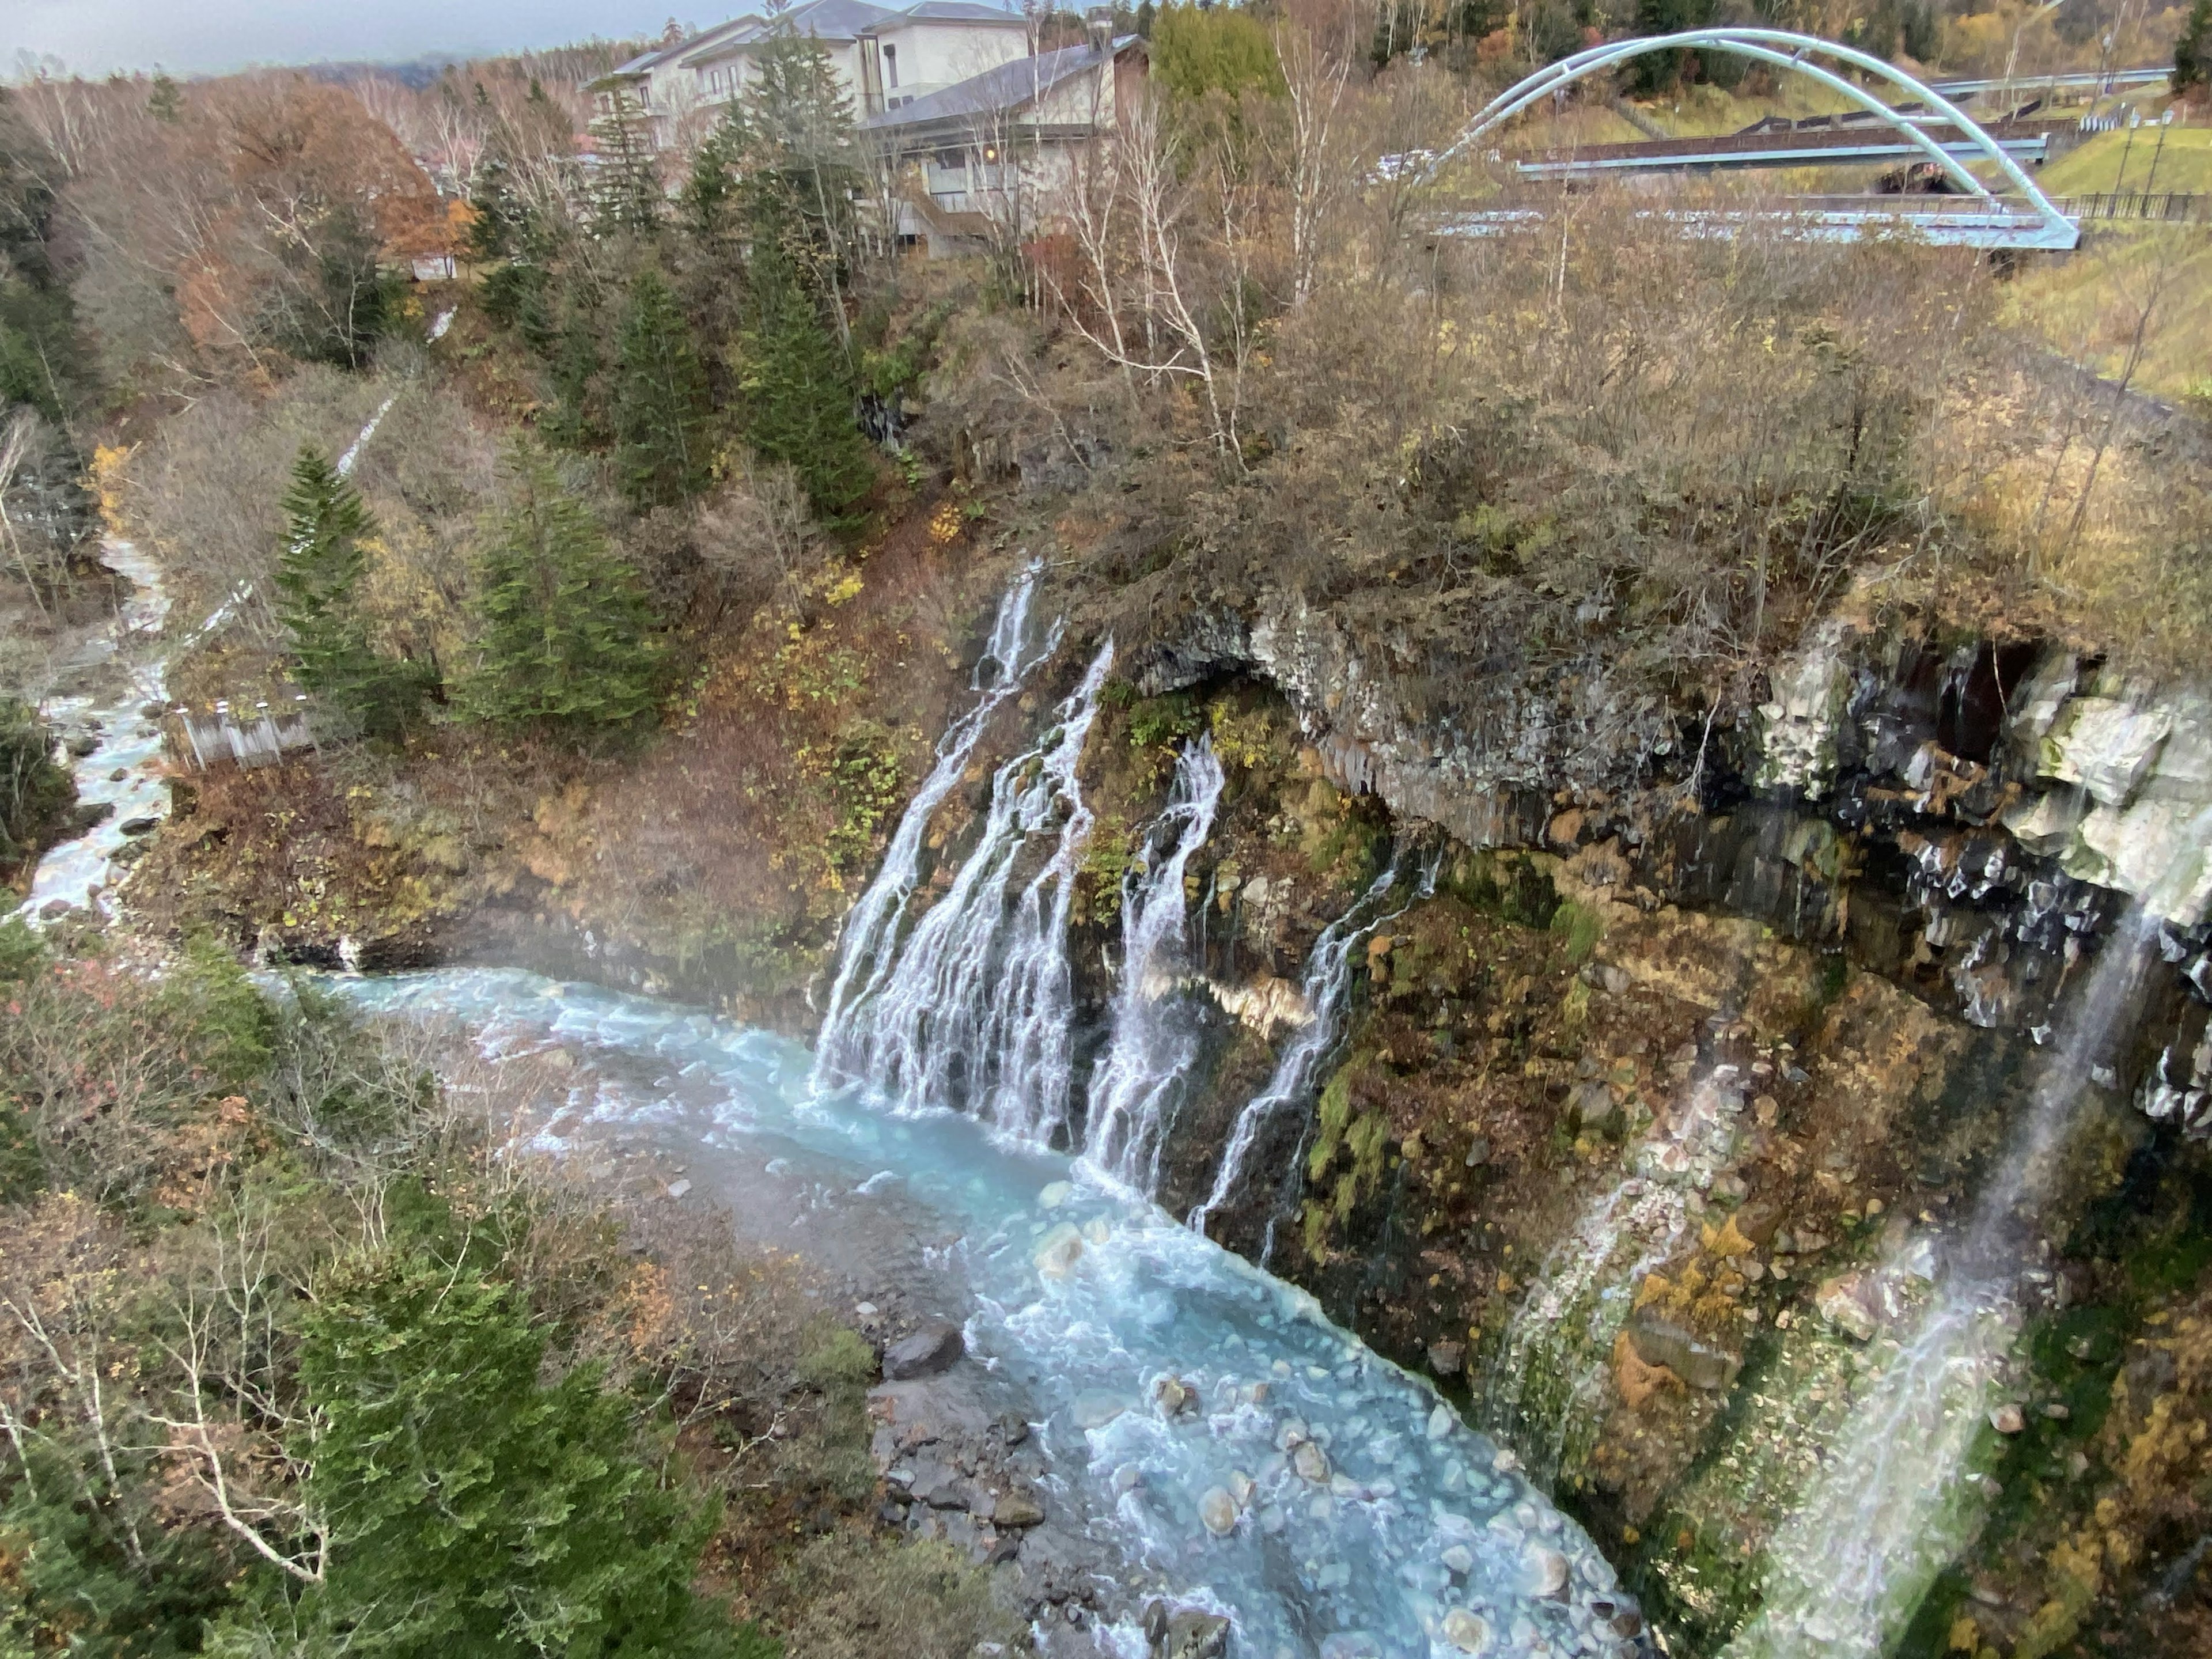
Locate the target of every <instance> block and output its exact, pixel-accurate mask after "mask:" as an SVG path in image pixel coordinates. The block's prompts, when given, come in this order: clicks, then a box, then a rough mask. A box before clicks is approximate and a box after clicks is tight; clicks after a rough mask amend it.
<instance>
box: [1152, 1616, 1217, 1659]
mask: <svg viewBox="0 0 2212 1659" xmlns="http://www.w3.org/2000/svg"><path fill="white" fill-rule="evenodd" d="M1228 1651H1229V1621H1228V1620H1226V1619H1224V1618H1222V1617H1221V1616H1220V1615H1219V1614H1218V1613H1200V1612H1198V1611H1197V1610H1196V1609H1195V1608H1188V1609H1186V1610H1185V1611H1183V1612H1182V1613H1174V1614H1171V1615H1170V1617H1169V1619H1168V1628H1167V1633H1166V1635H1165V1636H1164V1637H1162V1638H1160V1639H1159V1640H1158V1641H1157V1642H1155V1643H1153V1644H1152V1653H1153V1655H1154V1656H1155V1659H1222V1656H1223V1655H1225V1654H1226V1653H1227V1652H1228Z"/></svg>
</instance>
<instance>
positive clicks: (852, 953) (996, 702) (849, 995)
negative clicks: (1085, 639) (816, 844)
mask: <svg viewBox="0 0 2212 1659" xmlns="http://www.w3.org/2000/svg"><path fill="white" fill-rule="evenodd" d="M1037 570H1038V567H1037V566H1036V565H1035V564H1032V565H1030V568H1028V569H1026V570H1024V572H1022V574H1021V576H1020V578H1019V579H1018V580H1017V581H1016V582H1015V583H1014V585H1013V586H1012V587H1010V588H1008V589H1007V590H1006V596H1005V597H1004V598H1003V599H1000V601H999V614H998V617H997V618H996V620H995V621H994V622H993V623H992V625H991V637H990V640H989V641H988V642H987V644H986V645H985V646H984V647H983V654H982V655H981V657H979V658H977V659H976V661H975V673H974V674H973V675H972V676H971V677H970V678H969V689H970V690H973V691H975V693H976V694H977V695H976V698H975V706H974V707H973V708H969V711H968V712H967V713H966V714H963V715H962V716H961V717H960V718H959V719H958V720H955V721H953V722H952V724H951V726H948V727H946V728H945V735H944V736H943V737H941V738H939V739H938V742H937V763H936V764H935V765H934V766H933V767H931V768H930V769H929V775H928V776H927V777H926V778H924V779H923V780H922V781H921V788H919V789H917V790H915V795H914V799H913V800H912V801H910V802H908V805H907V809H906V812H905V815H904V816H903V817H901V818H900V819H899V822H898V828H897V829H896V830H895V831H894V832H893V833H892V835H891V841H890V846H889V847H888V848H885V849H884V862H883V866H882V868H880V869H878V871H877V872H876V878H875V879H874V880H873V881H872V882H870V883H869V884H868V890H867V891H866V892H865V893H863V894H861V895H860V902H859V903H858V904H855V905H854V907H853V914H852V916H851V918H850V919H849V920H848V921H847V922H846V924H845V938H844V944H843V947H842V951H840V953H839V957H838V962H837V975H836V979H835V980H834V981H832V983H831V985H830V987H829V1010H828V1012H826V1013H825V1014H824V1015H823V1020H822V1035H821V1037H820V1039H819V1041H818V1042H817V1048H818V1049H819V1051H820V1052H821V1053H822V1054H823V1055H825V1056H827V1055H830V1054H836V1053H838V1052H840V1051H842V1049H843V1048H845V1047H846V1046H847V1045H848V1043H849V1042H850V1041H851V1038H852V1030H851V1026H852V1015H853V1010H854V1006H856V1005H858V1004H860V1003H862V1002H865V1001H866V1000H867V999H868V998H870V997H872V996H873V995H874V994H876V993H877V992H878V991H879V990H881V989H882V988H883V981H884V975H886V974H888V973H889V972H890V969H891V965H892V963H893V960H894V952H893V951H890V949H888V948H887V947H888V946H889V945H890V944H891V943H892V942H893V940H894V939H895V937H896V934H897V932H898V929H899V925H900V923H901V922H902V921H904V920H905V918H906V907H907V902H908V900H909V899H911V898H912V897H913V896H914V890H915V886H916V885H917V884H919V882H920V880H921V843H922V838H923V836H927V834H928V833H929V821H930V819H931V818H932V817H933V816H935V814H936V811H937V809H938V808H939V806H941V805H944V804H945V797H946V796H947V795H949V794H951V793H952V790H953V787H954V786H955V785H956V784H957V783H958V782H959V781H960V779H961V775H963V773H964V772H966V770H967V769H968V761H969V757H970V756H971V755H973V754H974V753H975V745H976V744H977V743H978V742H980V741H981V739H982V736H983V731H984V728H985V727H986V726H989V725H990V723H991V717H992V716H993V715H994V714H997V713H998V712H999V709H1000V706H1001V705H1002V704H1004V703H1005V702H1006V701H1007V700H1008V699H1009V698H1011V697H1012V696H1014V695H1015V694H1016V693H1018V691H1020V690H1021V689H1022V684H1023V682H1024V680H1025V679H1027V678H1028V677H1029V675H1030V671H1031V670H1033V669H1034V668H1035V667H1036V665H1037V664H1038V663H1040V662H1042V661H1043V660H1044V659H1046V658H1047V657H1049V656H1050V655H1051V654H1052V653H1053V651H1054V649H1055V648H1056V647H1058V646H1059V644H1060V624H1059V623H1054V624H1053V626H1052V627H1051V629H1049V630H1048V632H1047V635H1046V637H1045V640H1044V643H1043V644H1042V646H1040V647H1038V648H1037V650H1036V653H1035V654H1034V655H1030V656H1027V657H1025V656H1024V654H1023V641H1024V639H1025V637H1026V636H1027V635H1028V633H1029V623H1030V600H1031V599H1033V598H1034V597H1035V596H1036V578H1037ZM864 965H865V966H866V969H867V978H866V980H865V981H863V982H862V983H861V985H860V988H859V989H858V990H857V991H856V990H855V989H854V985H853V981H854V978H855V977H856V976H857V975H859V973H860V969H862V967H863V966H864Z"/></svg>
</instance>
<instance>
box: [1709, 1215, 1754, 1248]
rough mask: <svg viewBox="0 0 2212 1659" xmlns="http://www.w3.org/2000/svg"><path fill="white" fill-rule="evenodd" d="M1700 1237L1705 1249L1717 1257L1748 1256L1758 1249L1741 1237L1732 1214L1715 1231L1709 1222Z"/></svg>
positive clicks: (1741, 1233) (1740, 1231)
mask: <svg viewBox="0 0 2212 1659" xmlns="http://www.w3.org/2000/svg"><path fill="white" fill-rule="evenodd" d="M1701 1235H1702V1237H1703V1240H1704V1243H1705V1249H1708V1250H1710V1251H1711V1252H1712V1253H1713V1254H1714V1255H1718V1256H1739V1255H1751V1254H1752V1252H1753V1250H1754V1249H1757V1248H1758V1247H1757V1246H1756V1245H1754V1244H1753V1243H1752V1242H1751V1241H1750V1240H1749V1239H1747V1238H1746V1237H1744V1236H1743V1230H1742V1229H1741V1228H1740V1227H1738V1226H1737V1225H1736V1222H1735V1215H1734V1214H1733V1213H1731V1214H1730V1215H1729V1218H1728V1219H1727V1220H1726V1221H1725V1222H1724V1223H1723V1224H1722V1225H1721V1226H1720V1227H1718V1228H1717V1229H1716V1228H1715V1227H1714V1226H1713V1225H1711V1223H1710V1222H1708V1223H1707V1224H1705V1226H1704V1227H1703V1229H1701Z"/></svg>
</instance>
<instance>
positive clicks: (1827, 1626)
mask: <svg viewBox="0 0 2212 1659" xmlns="http://www.w3.org/2000/svg"><path fill="white" fill-rule="evenodd" d="M2157 934H2158V927H2157V925H2156V923H2155V922H2154V921H2151V920H2149V919H2148V917H2147V916H2146V915H2145V914H2144V913H2143V912H2142V911H2137V912H2134V913H2131V914H2130V915H2129V916H2128V918H2127V919H2126V920H2125V921H2124V922H2122V924H2121V925H2120V926H2119V927H2118V929H2116V930H2115V932H2114V933H2113V934H2112V937H2111V938H2109V939H2106V942H2105V945H2104V946H2103V948H2102V949H2101V950H2100V951H2099V952H2098V953H2097V956H2096V958H2095V960H2094V962H2093V963H2092V965H2091V967H2090V969H2089V973H2088V977H2087V981H2086V982H2084V983H2083V984H2082V985H2081V987H2080V988H2079V989H2078V990H2077V991H2076V992H2075V995H2074V1000H2073V1002H2072V1005H2071V1006H2070V1008H2069V1011H2068V1013H2067V1015H2066V1018H2065V1020H2064V1023H2063V1025H2062V1027H2061V1030H2060V1035H2059V1040H2058V1042H2057V1044H2056V1045H2055V1047H2054V1048H2053V1049H2052V1051H2051V1053H2050V1054H2048V1055H2047V1056H2046V1057H2045V1060H2044V1063H2043V1065H2042V1066H2041V1068H2040V1073H2039V1077H2038V1079H2037V1083H2036V1086H2035V1090H2034V1094H2033V1099H2032V1100H2031V1101H2030V1103H2029V1107H2028V1111H2027V1116H2026V1118H2025V1120H2024V1121H2022V1122H2021V1125H2020V1127H2019V1129H2018V1131H2017V1133H2016V1134H2015V1138H2014V1140H2013V1143H2012V1145H2011V1146H2010V1147H2009V1148H2008V1150H2007V1151H2006V1152H2005V1153H2004V1155H2003V1157H2002V1161H2001V1163H2000V1164H1999V1165H1998V1167H1997V1168H1996V1170H1995V1171H1994V1172H1993V1173H1992V1175H1991V1176H1990V1179H1989V1181H1988V1182H1987V1184H1986V1185H1985V1186H1984V1188H1983V1189H1982V1192H1981V1194H1980V1196H1979V1197H1978V1200H1977V1201H1976V1204H1975V1207H1974V1212H1973V1214H1972V1219H1971V1220H1970V1222H1969V1224H1968V1225H1967V1227H1966V1231H1965V1232H1964V1234H1963V1236H1961V1237H1960V1238H1959V1239H1958V1240H1957V1241H1956V1242H1955V1243H1954V1244H1953V1245H1952V1246H1951V1248H1950V1249H1948V1251H1946V1252H1945V1253H1944V1255H1945V1260H1944V1261H1943V1264H1942V1271H1941V1273H1940V1274H1939V1277H1938V1282H1937V1289H1936V1295H1935V1297H1934V1298H1933V1299H1932V1300H1931V1301H1930V1302H1929V1304H1928V1305H1927V1307H1926V1308H1925V1310H1924V1311H1923V1313H1922V1314H1921V1316H1920V1317H1919V1319H1918V1321H1917V1325H1916V1327H1915V1328H1913V1329H1912V1331H1911V1333H1910V1334H1909V1336H1908V1337H1907V1339H1906V1340H1905V1341H1904V1342H1903V1344H1902V1346H1901V1350H1900V1352H1899V1354H1898V1356H1897V1358H1895V1359H1893V1361H1891V1363H1890V1364H1889V1365H1888V1366H1887V1369H1886V1370H1884V1371H1883V1372H1882V1374H1881V1376H1880V1377H1878V1378H1877V1379H1876V1380H1875V1383H1874V1384H1873V1385H1872V1387H1871V1388H1870V1389H1869V1391H1868V1392H1867V1394H1866V1395H1864V1396H1863V1398H1861V1399H1860V1400H1859V1401H1858V1402H1857V1404H1856V1405H1855V1406H1854V1407H1853V1408H1852V1411H1851V1414H1850V1418H1849V1419H1848V1420H1847V1421H1846V1423H1845V1424H1844V1428H1843V1430H1842V1431H1841V1433H1840V1434H1839V1435H1838V1437H1837V1440H1836V1442H1835V1443H1834V1444H1833V1446H1832V1448H1831V1449H1830V1451H1829V1454H1828V1455H1827V1457H1826V1459H1825V1460H1824V1467H1823V1468H1822V1471H1821V1473H1820V1475H1819V1476H1818V1477H1817V1478H1816V1479H1815V1480H1814V1483H1813V1487H1812V1490H1811V1491H1809V1492H1807V1493H1806V1494H1805V1495H1804V1497H1803V1498H1802V1500H1801V1501H1800V1503H1799V1504H1798V1506H1797V1508H1796V1511H1795V1512H1794V1513H1793V1514H1792V1516H1790V1520H1789V1522H1787V1523H1786V1524H1785V1525H1784V1528H1782V1530H1781V1531H1780V1533H1779V1534H1778V1536H1777V1537H1776V1539H1775V1541H1774V1543H1773V1546H1772V1547H1771V1553H1770V1557H1769V1565H1768V1571H1767V1579H1766V1584H1765V1590H1764V1595H1763V1597H1762V1602H1761V1607H1760V1611H1759V1613H1758V1614H1757V1616H1756V1617H1755V1618H1754V1619H1753V1620H1752V1622H1751V1623H1750V1624H1748V1625H1747V1626H1746V1627H1745V1628H1744V1629H1743V1631H1742V1632H1740V1633H1739V1634H1738V1636H1737V1638H1736V1639H1735V1642H1734V1643H1733V1644H1731V1645H1730V1647H1729V1650H1728V1651H1729V1655H1731V1656H1733V1659H1816V1656H1819V1659H1829V1656H1835V1659H1878V1656H1880V1655H1881V1654H1883V1653H1885V1652H1887V1650H1888V1649H1889V1647H1890V1646H1891V1644H1893V1642H1894V1641H1895V1640H1896V1639H1897V1638H1898V1636H1899V1633H1900V1632H1902V1631H1903V1629H1904V1627H1905V1624H1906V1623H1907V1622H1908V1621H1909V1620H1911V1617H1912V1614H1913V1612H1914V1610H1915V1609H1916V1608H1917V1607H1918V1606H1919V1605H1920V1601H1921V1599H1922V1597H1923V1596H1924V1595H1926V1594H1927V1591H1928V1587H1929V1584H1930V1583H1933V1582H1934V1580H1935V1578H1936V1575H1937V1574H1938V1573H1939V1572H1941V1571H1942V1569H1943V1567H1944V1565H1946V1564H1947V1563H1948V1562H1949V1561H1950V1560H1951V1559H1953V1558H1954V1556H1956V1555H1957V1554H1958V1553H1959V1551H1960V1549H1961V1548H1963V1547H1965V1545H1966V1542H1967V1541H1968V1540H1969V1539H1970V1538H1971V1537H1972V1534H1973V1530H1974V1528H1975V1527H1976V1525H1977V1524H1978V1522H1979V1519H1980V1516H1981V1513H1982V1510H1983V1508H1984V1504H1985V1501H1986V1500H1985V1498H1984V1493H1983V1490H1982V1487H1981V1486H1980V1483H1979V1482H1978V1481H1977V1480H1974V1479H1972V1478H1971V1475H1970V1472H1969V1470H1968V1462H1969V1460H1970V1457H1971V1455H1972V1452H1973V1450H1974V1447H1975V1443H1976V1442H1977V1441H1978V1439H1979V1438H1980V1437H1982V1436H1983V1435H1984V1433H1985V1432H1986V1425H1987V1420H1988V1413H1989V1411H1990V1407H1991V1406H1992V1405H1993V1404H1994V1403H1995V1401H1996V1389H1997V1388H1998V1386H1999V1384H2000V1383H2001V1382H2002V1376H2003V1373H2004V1368H2005V1364H2006V1360H2007V1358H2008V1354H2009V1352H2010V1351H2011V1349H2012V1346H2013V1344H2014V1340H2015V1338H2016V1337H2017V1335H2018V1334H2019V1332H2020V1328H2021V1321H2022V1310H2021V1305H2020V1302H2019V1297H2018V1281H2019V1274H2020V1273H2021V1268H2022V1267H2023V1266H2024V1265H2025V1261H2027V1259H2028V1258H2027V1255H2026V1252H2025V1251H2024V1249H2023V1248H2022V1247H2023V1245H2024V1244H2025V1243H2027V1240H2028V1239H2029V1238H2030V1237H2032V1235H2033V1228H2034V1217H2033V1213H2032V1211H2033V1206H2035V1204H2036V1203H2037V1202H2038V1200H2040V1199H2041V1198H2042V1197H2043V1196H2044V1195H2045V1194H2046V1193H2047V1192H2048V1190H2049V1182H2050V1177H2051V1163H2052V1161H2053V1159H2054V1158H2056V1157H2057V1155H2058V1153H2059V1152H2062V1151H2063V1146H2064V1143H2065V1140H2066V1139H2067V1135H2068V1132H2069V1130H2070V1129H2071V1127H2073V1123H2074V1120H2075V1114H2076V1111H2077V1109H2078V1107H2079V1105H2080V1103H2081V1100H2082V1097H2084V1095H2085V1094H2086V1093H2087V1090H2088V1088H2089V1086H2090V1084H2091V1080H2092V1073H2093V1070H2094V1069H2095V1068H2097V1067H2099V1066H2101V1065H2103V1064H2104V1063H2105V1061H2106V1059H2107V1057H2108V1054H2109V1051H2110V1049H2111V1048H2112V1045H2113V1043H2114V1042H2115V1041H2116V1040H2117V1038H2118V1036H2119V1035H2120V1034H2121V1032H2122V1031H2123V1030H2124V1029H2125V1027H2126V1024H2127V1022H2128V1020H2129V1018H2130V1015H2131V1013H2132V1012H2133V1010H2134V1008H2135V1006H2136V1001H2137V998H2138V994H2139V993H2140V991H2141V988H2142V982H2143V979H2144V975H2145V971H2146V969H2148V965H2149V963H2150V962H2151V960H2152V959H2153V955H2154V945H2155V942H2156V939H2157Z"/></svg>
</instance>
